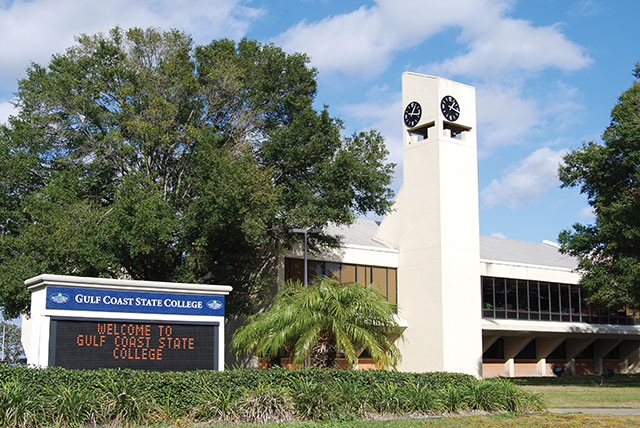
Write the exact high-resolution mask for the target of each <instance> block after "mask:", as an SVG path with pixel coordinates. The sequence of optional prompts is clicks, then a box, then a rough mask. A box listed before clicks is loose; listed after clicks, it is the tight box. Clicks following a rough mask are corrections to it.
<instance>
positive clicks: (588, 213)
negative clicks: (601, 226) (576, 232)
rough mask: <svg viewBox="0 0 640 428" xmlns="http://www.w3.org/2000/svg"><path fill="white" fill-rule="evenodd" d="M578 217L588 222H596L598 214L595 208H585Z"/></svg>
mask: <svg viewBox="0 0 640 428" xmlns="http://www.w3.org/2000/svg"><path fill="white" fill-rule="evenodd" d="M578 215H579V216H580V217H582V218H584V219H586V220H594V219H595V218H596V213H595V212H594V211H593V207H584V208H583V209H581V210H580V212H579V213H578Z"/></svg>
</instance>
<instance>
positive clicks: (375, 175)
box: [0, 28, 393, 317]
mask: <svg viewBox="0 0 640 428" xmlns="http://www.w3.org/2000/svg"><path fill="white" fill-rule="evenodd" d="M26 73H27V74H26V77H25V78H24V79H22V80H20V81H19V87H18V91H17V93H16V104H17V107H18V109H19V113H18V115H17V116H16V117H12V118H10V120H9V123H8V125H6V126H1V127H0V305H1V306H2V307H3V310H4V313H5V316H8V317H12V316H15V315H17V314H18V313H20V312H23V311H25V310H27V309H28V301H29V297H28V293H27V291H26V290H25V287H24V285H23V281H24V280H25V279H26V278H29V277H31V276H33V275H37V274H40V273H55V274H70V275H86V276H102V277H113V278H133V279H144V280H161V281H182V282H208V283H219V284H229V285H232V286H233V287H234V292H233V293H232V296H230V298H229V300H228V307H227V308H228V312H230V313H231V314H243V313H250V312H251V311H252V310H253V308H254V305H255V304H256V303H257V302H259V301H260V298H261V296H264V295H265V291H266V290H267V289H269V288H270V287H271V286H272V285H273V283H274V281H275V275H274V265H275V263H276V261H277V256H278V255H279V254H281V251H282V249H283V248H284V247H285V246H287V245H291V242H292V240H294V239H299V238H297V237H296V236H293V235H289V234H288V232H287V231H288V230H289V229H290V228H292V227H312V226H313V227H317V226H323V225H325V224H327V223H329V222H334V223H338V224H344V223H349V222H351V221H353V220H354V218H355V216H357V215H359V214H363V213H366V212H370V211H373V212H376V213H379V214H382V213H384V212H385V211H386V210H387V209H388V208H389V206H390V200H391V197H392V192H391V190H390V188H389V184H390V180H391V174H392V171H393V165H392V164H389V163H387V162H386V155H387V151H386V149H385V146H384V142H383V139H382V137H381V136H380V135H379V134H378V133H376V132H375V131H369V132H362V133H358V134H354V135H352V136H348V137H345V136H343V135H342V134H341V130H342V125H341V122H340V121H339V120H337V119H335V118H333V117H331V116H330V114H329V112H328V111H327V108H326V107H325V108H323V109H321V110H317V109H315V108H314V106H313V101H314V97H315V95H316V71H315V70H314V69H313V68H310V67H309V66H308V59H307V57H306V56H305V55H304V54H299V53H296V54H287V53H285V52H283V51H282V50H281V49H280V48H279V47H277V46H274V45H271V44H260V43H258V42H255V41H250V40H242V41H240V42H238V43H236V42H234V41H231V40H216V41H213V42H211V43H210V44H207V45H202V46H195V45H194V43H193V42H192V40H191V39H190V38H189V37H188V36H187V35H185V34H184V33H182V32H179V31H167V32H162V31H159V30H156V29H147V30H142V29H132V30H128V31H124V30H122V29H119V28H115V29H113V30H112V31H111V32H110V33H109V34H107V35H93V36H90V35H83V36H80V37H79V38H78V39H77V43H76V44H75V45H74V46H72V47H70V48H69V49H68V50H67V51H66V52H65V53H63V54H58V55H54V56H53V57H52V59H51V61H50V63H49V64H48V65H47V66H41V65H38V64H32V65H31V66H30V67H29V68H28V69H27V72H26ZM318 239H319V240H321V241H322V240H323V239H324V241H325V242H328V243H330V241H331V239H330V238H329V237H322V236H320V237H319V238H318Z"/></svg>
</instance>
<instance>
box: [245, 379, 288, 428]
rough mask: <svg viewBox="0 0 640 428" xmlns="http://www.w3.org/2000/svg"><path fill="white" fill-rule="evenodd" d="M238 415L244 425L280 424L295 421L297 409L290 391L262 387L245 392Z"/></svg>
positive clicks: (270, 386) (268, 386)
mask: <svg viewBox="0 0 640 428" xmlns="http://www.w3.org/2000/svg"><path fill="white" fill-rule="evenodd" d="M236 415H237V416H236V417H237V419H238V421H239V422H244V423H254V424H264V423H280V422H288V421H291V420H293V418H294V416H295V409H294V403H293V399H292V398H291V395H290V393H289V391H288V390H286V389H282V388H274V387H273V385H266V386H262V385H261V386H259V387H258V388H257V389H247V390H245V391H244V393H243V394H242V396H241V397H240V399H239V400H238V410H237V413H236Z"/></svg>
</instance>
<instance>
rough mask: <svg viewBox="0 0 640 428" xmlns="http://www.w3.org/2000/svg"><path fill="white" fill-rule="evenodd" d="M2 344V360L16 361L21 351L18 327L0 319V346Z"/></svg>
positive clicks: (21, 353)
mask: <svg viewBox="0 0 640 428" xmlns="http://www.w3.org/2000/svg"><path fill="white" fill-rule="evenodd" d="M3 345H4V349H2V351H1V353H2V355H3V356H4V360H5V361H8V362H11V363H17V362H18V360H19V359H20V357H21V356H22V355H23V352H22V339H21V333H20V327H18V326H17V325H15V324H11V323H9V322H6V321H0V346H3Z"/></svg>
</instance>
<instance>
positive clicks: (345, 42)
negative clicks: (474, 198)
mask: <svg viewBox="0 0 640 428" xmlns="http://www.w3.org/2000/svg"><path fill="white" fill-rule="evenodd" d="M510 5H511V1H490V0H452V1H447V2H443V1H441V0H405V1H402V2H398V1H395V0H377V1H376V3H375V4H374V5H373V6H371V7H365V6H362V7H360V8H359V9H357V10H354V11H352V12H350V13H345V14H340V15H334V16H331V17H328V18H325V19H322V20H320V21H315V22H306V21H303V22H300V23H298V24H297V25H295V26H294V27H292V28H289V29H288V30H287V31H286V32H284V33H282V34H280V35H279V36H278V37H277V38H276V39H275V41H276V42H277V43H278V44H280V45H282V46H284V47H285V49H287V50H289V51H304V52H307V53H308V54H309V55H310V57H311V59H312V62H313V64H314V65H315V66H316V67H318V68H319V69H320V70H322V71H340V72H344V73H348V74H361V75H368V76H373V75H377V74H379V73H381V72H382V71H384V70H385V68H386V67H387V65H388V64H389V63H390V62H391V60H392V59H393V56H394V54H395V53H396V52H399V51H403V50H407V49H412V48H414V47H416V46H418V45H421V44H422V43H423V42H425V41H426V40H427V39H429V38H430V37H431V36H433V35H435V34H437V33H439V32H440V31H442V30H444V29H445V28H448V27H457V28H460V29H461V31H462V34H461V36H460V37H459V40H458V41H459V42H460V43H462V44H463V45H465V46H466V48H467V51H466V53H463V54H461V55H458V56H456V57H454V58H450V59H447V60H445V61H442V62H440V63H435V64H431V65H428V66H426V67H425V69H426V71H427V72H429V73H436V74H445V75H451V74H453V75H466V76H471V77H483V78H484V77H488V76H492V75H496V74H499V75H502V74H504V73H507V72H513V71H515V70H520V71H522V70H525V71H537V70H541V69H545V68H549V67H555V68H559V69H561V70H577V69H580V68H582V67H585V66H586V65H588V64H589V63H590V62H591V59H590V58H589V57H588V56H587V55H586V54H585V53H584V52H583V49H582V48H581V47H580V46H579V45H577V44H575V43H573V42H572V41H570V40H568V39H567V38H566V37H565V36H564V35H563V34H562V33H561V32H560V31H559V29H558V27H557V26H555V25H552V26H545V27H536V26H534V25H532V24H531V23H530V22H528V21H524V20H519V19H511V18H508V17H505V15H506V13H507V12H508V11H509V9H510ZM418 10H422V11H428V13H416V11H418ZM420 50H421V51H422V52H423V53H424V54H426V55H428V52H429V51H428V47H424V48H422V47H421V48H420ZM418 71H425V70H418Z"/></svg>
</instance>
